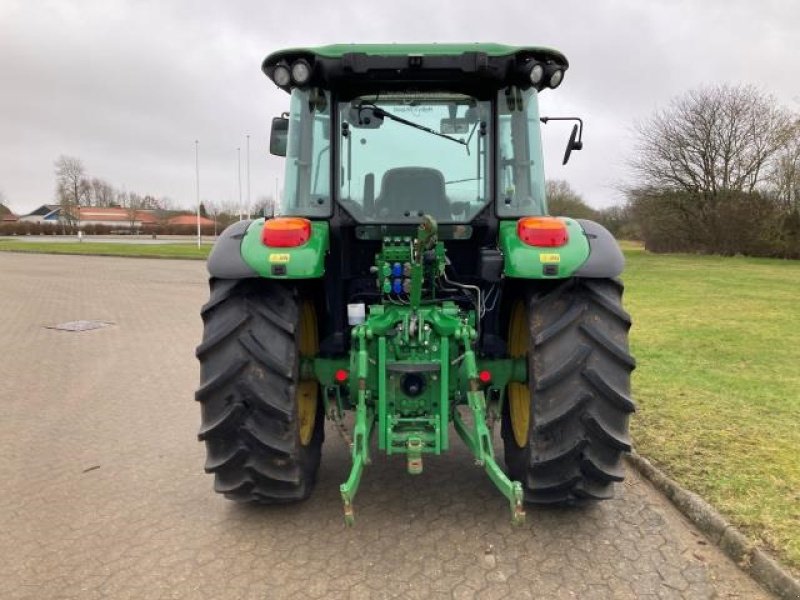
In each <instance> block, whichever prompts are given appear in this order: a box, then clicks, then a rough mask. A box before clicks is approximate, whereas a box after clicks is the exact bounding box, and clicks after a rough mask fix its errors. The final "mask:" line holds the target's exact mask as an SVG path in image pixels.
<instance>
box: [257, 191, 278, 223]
mask: <svg viewBox="0 0 800 600" xmlns="http://www.w3.org/2000/svg"><path fill="white" fill-rule="evenodd" d="M276 212H278V204H277V202H275V199H274V198H273V197H272V196H259V197H258V198H257V199H256V201H255V203H254V204H253V209H252V215H253V216H254V218H258V217H272V216H274V215H275V213H276Z"/></svg>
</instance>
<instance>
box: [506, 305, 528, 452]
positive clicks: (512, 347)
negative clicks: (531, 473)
mask: <svg viewBox="0 0 800 600" xmlns="http://www.w3.org/2000/svg"><path fill="white" fill-rule="evenodd" d="M529 336H530V334H529V332H528V315H527V312H526V310H525V305H524V304H523V303H522V302H517V303H516V304H515V305H514V308H513V309H512V310H511V319H510V320H509V323H508V354H509V355H510V356H511V358H522V357H524V356H525V355H526V354H527V353H528V338H529ZM507 392H508V393H507V397H508V410H509V414H510V416H511V430H512V431H513V432H514V441H515V442H516V443H517V446H519V447H520V448H523V447H524V446H526V445H527V444H528V429H529V428H530V423H531V399H532V397H531V394H532V392H531V390H530V387H529V386H528V384H527V383H519V382H516V381H514V382H511V383H509V384H508V387H507Z"/></svg>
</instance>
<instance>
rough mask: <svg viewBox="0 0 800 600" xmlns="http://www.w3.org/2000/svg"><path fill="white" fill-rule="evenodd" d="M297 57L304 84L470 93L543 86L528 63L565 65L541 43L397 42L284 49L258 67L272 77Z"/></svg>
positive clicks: (340, 88)
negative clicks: (306, 70) (303, 67)
mask: <svg viewBox="0 0 800 600" xmlns="http://www.w3.org/2000/svg"><path fill="white" fill-rule="evenodd" d="M297 61H305V62H306V63H308V65H309V67H310V70H311V77H310V81H308V82H307V83H306V84H305V85H306V86H308V85H313V86H317V87H321V88H324V89H331V90H337V91H345V92H347V91H349V92H352V93H357V92H359V91H370V90H374V89H376V88H379V87H380V88H384V89H386V88H402V87H414V88H416V89H434V88H447V89H461V90H462V91H468V92H475V91H480V90H484V91H487V92H488V91H489V90H496V89H499V88H502V87H507V86H508V85H521V86H523V87H530V86H531V85H535V87H537V89H543V88H544V87H546V84H547V81H546V80H544V81H543V82H542V83H541V84H538V85H537V84H532V83H531V80H530V77H529V73H530V70H531V67H532V65H534V64H541V65H542V66H543V67H544V68H545V69H546V70H547V72H548V73H552V72H553V71H554V70H556V69H560V70H561V71H562V75H563V72H564V71H566V70H567V68H568V67H569V62H568V61H567V58H566V57H565V56H564V55H563V54H562V53H561V52H559V51H558V50H554V49H552V48H546V47H541V46H509V45H505V44H494V43H464V44H396V43H395V44H332V45H328V46H318V47H311V48H287V49H284V50H279V51H277V52H273V53H272V54H270V55H269V56H267V57H266V58H265V59H264V62H263V64H262V70H263V71H264V73H265V74H266V75H267V76H268V77H270V79H273V81H274V80H275V78H274V71H275V68H276V67H278V66H285V67H287V68H291V66H292V65H294V64H295V63H296V62H297ZM545 79H546V78H545ZM279 87H281V88H282V89H284V90H286V91H290V90H291V88H292V87H298V86H297V85H296V84H294V82H290V83H289V84H287V85H279ZM300 87H302V86H300Z"/></svg>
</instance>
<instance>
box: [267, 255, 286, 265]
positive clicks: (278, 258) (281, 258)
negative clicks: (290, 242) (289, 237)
mask: <svg viewBox="0 0 800 600" xmlns="http://www.w3.org/2000/svg"><path fill="white" fill-rule="evenodd" d="M290 258H291V255H290V254H270V255H269V262H271V263H287V262H289V259H290Z"/></svg>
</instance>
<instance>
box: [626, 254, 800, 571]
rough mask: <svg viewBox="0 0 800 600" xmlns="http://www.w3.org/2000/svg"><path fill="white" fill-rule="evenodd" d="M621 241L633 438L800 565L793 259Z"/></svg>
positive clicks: (799, 391)
mask: <svg viewBox="0 0 800 600" xmlns="http://www.w3.org/2000/svg"><path fill="white" fill-rule="evenodd" d="M624 247H625V251H626V255H627V258H628V265H627V268H626V271H625V274H624V279H625V283H626V298H625V300H626V307H627V308H628V310H629V311H630V312H631V314H632V316H633V319H634V328H633V329H632V331H631V344H632V349H633V353H634V355H635V356H636V358H637V360H638V368H637V370H636V371H635V372H634V379H633V392H634V396H635V398H636V400H637V401H638V405H639V410H638V412H637V414H636V415H634V419H633V424H632V430H633V437H634V443H635V446H636V448H637V450H638V451H639V452H640V453H641V454H643V455H644V456H646V457H648V458H650V459H651V460H653V461H654V462H655V463H656V464H658V465H659V466H661V467H662V468H663V469H664V470H665V471H666V472H667V473H668V474H669V475H670V476H672V477H673V478H674V479H676V480H677V481H678V482H680V483H681V484H682V485H684V486H685V487H687V488H689V489H691V490H692V491H695V492H697V493H698V494H700V495H701V496H703V497H704V498H706V499H707V500H708V501H709V502H710V503H711V504H713V505H714V506H716V507H717V508H718V509H719V510H720V511H721V512H722V513H723V514H724V515H725V516H726V517H728V518H729V519H730V520H731V522H733V523H735V524H736V525H738V526H740V527H741V528H742V529H743V530H744V531H745V532H746V533H747V534H748V535H749V536H750V537H751V538H752V539H753V540H759V541H761V542H762V543H763V544H765V545H766V546H767V547H769V548H771V549H772V550H773V551H774V552H775V553H776V554H777V555H778V556H779V557H780V558H781V559H783V560H784V561H785V562H786V563H787V564H789V565H791V566H792V567H794V568H800V262H796V261H795V262H791V261H781V260H770V259H753V258H739V257H737V258H722V257H712V256H693V255H692V256H689V255H653V254H648V253H646V252H644V251H643V250H641V249H640V248H637V247H636V246H635V245H631V244H625V245H624Z"/></svg>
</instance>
